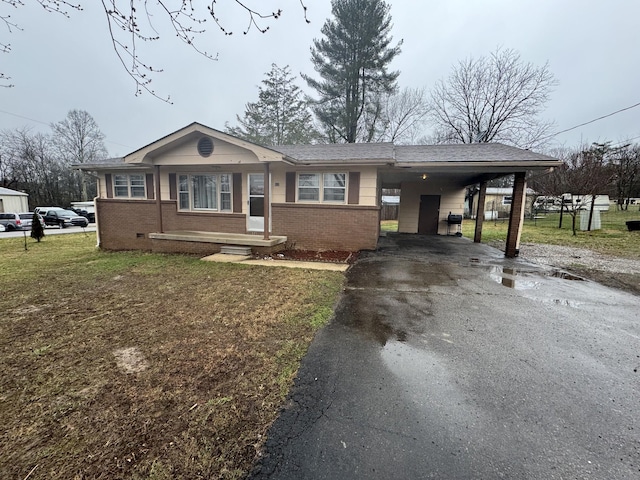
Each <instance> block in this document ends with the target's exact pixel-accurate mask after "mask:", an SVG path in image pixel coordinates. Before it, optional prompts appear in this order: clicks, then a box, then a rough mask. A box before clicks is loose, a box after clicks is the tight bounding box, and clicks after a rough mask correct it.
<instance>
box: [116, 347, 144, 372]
mask: <svg viewBox="0 0 640 480" xmlns="http://www.w3.org/2000/svg"><path fill="white" fill-rule="evenodd" d="M113 356H114V357H116V363H117V364H118V368H120V369H121V370H123V371H124V372H125V373H138V372H142V371H144V370H146V369H147V368H148V367H149V363H148V362H147V361H146V360H145V358H144V356H143V355H142V352H141V351H140V350H139V349H138V348H137V347H129V348H121V349H119V350H116V351H115V352H113Z"/></svg>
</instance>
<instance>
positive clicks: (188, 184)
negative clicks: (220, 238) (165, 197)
mask: <svg viewBox="0 0 640 480" xmlns="http://www.w3.org/2000/svg"><path fill="white" fill-rule="evenodd" d="M178 202H179V209H180V210H213V211H221V212H230V211H231V209H232V206H231V174H229V173H220V174H215V175H210V174H192V175H178Z"/></svg>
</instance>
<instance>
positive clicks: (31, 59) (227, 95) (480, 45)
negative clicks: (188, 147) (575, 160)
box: [0, 0, 640, 156]
mask: <svg viewBox="0 0 640 480" xmlns="http://www.w3.org/2000/svg"><path fill="white" fill-rule="evenodd" d="M79 1H80V0H79ZM170 1H171V0H170ZM172 1H176V2H177V0H172ZM304 1H305V4H306V5H307V7H308V13H307V15H308V18H309V20H310V21H311V23H310V24H307V23H305V21H304V16H303V12H302V9H301V7H300V2H299V0H261V1H253V2H251V1H249V2H248V4H249V5H254V6H257V5H262V6H261V7H258V8H262V9H263V10H267V11H272V10H275V9H276V8H278V7H279V8H281V9H282V10H283V14H282V16H281V18H280V19H279V20H277V21H271V22H270V23H269V24H270V25H271V28H270V30H269V32H268V33H266V34H261V33H259V32H257V31H255V30H253V31H252V32H250V33H249V34H248V35H243V34H242V30H243V28H244V27H245V26H246V23H247V17H246V15H245V14H244V12H243V11H242V10H241V8H239V7H238V6H237V5H236V4H235V2H234V1H232V0H218V2H217V5H218V8H219V16H220V17H221V20H222V21H223V22H224V23H225V24H226V26H227V27H228V29H230V30H233V31H234V32H235V34H234V35H232V36H225V35H223V34H222V33H221V32H220V31H219V30H218V29H217V27H216V26H215V25H214V24H213V22H207V24H206V26H208V31H207V32H206V34H205V35H202V36H201V37H200V38H199V40H198V41H199V42H200V45H201V47H202V48H203V49H206V50H207V51H209V52H212V53H217V54H218V60H217V61H211V60H208V59H206V58H204V57H202V56H200V55H198V54H197V53H195V52H194V51H193V50H191V49H189V47H187V46H185V45H184V44H182V43H180V42H179V41H178V40H177V38H176V37H175V36H174V35H171V34H170V33H168V32H169V30H168V29H167V28H166V27H167V25H166V19H165V18H162V17H160V16H159V15H158V16H157V18H155V19H154V22H155V26H156V27H157V28H158V31H159V32H160V33H161V35H163V36H162V39H161V40H160V41H157V42H147V43H145V44H143V45H141V48H140V50H139V55H140V56H141V57H142V59H143V60H145V61H147V62H148V63H149V64H151V65H152V66H153V67H155V68H163V69H164V72H163V73H160V74H157V75H156V76H155V77H154V81H153V86H154V89H155V91H156V92H157V93H158V94H159V95H161V96H166V95H170V96H171V100H172V102H173V104H172V105H170V104H167V103H164V102H162V101H160V100H158V99H156V98H154V97H152V96H151V95H149V94H148V93H143V94H142V95H140V96H135V84H134V83H133V81H132V80H131V79H130V77H129V76H128V75H127V74H126V72H125V71H124V70H123V67H122V66H121V64H120V63H119V61H118V59H117V57H116V55H115V53H114V52H113V50H112V46H111V38H110V36H109V33H108V29H107V23H106V18H105V15H104V12H103V11H102V7H101V2H97V1H95V0H82V4H83V7H84V10H83V11H82V12H76V11H71V12H70V18H65V17H63V16H61V15H57V14H52V13H47V12H45V11H43V9H42V7H40V6H39V5H37V2H35V0H27V1H26V2H25V3H28V5H26V6H24V7H21V8H19V9H12V8H10V7H8V6H7V5H6V4H5V3H0V16H1V15H5V14H7V13H10V14H11V15H12V19H13V20H14V21H15V22H16V23H18V24H19V25H20V27H21V28H22V29H23V30H22V31H17V30H15V29H14V31H13V33H11V34H9V33H8V31H7V30H6V29H5V26H4V25H3V24H2V23H1V22H0V43H10V44H11V50H12V51H11V52H10V53H9V54H0V72H3V73H5V74H8V75H10V76H11V77H12V78H11V83H13V84H14V85H15V86H14V87H13V88H0V129H14V128H19V127H24V126H30V127H32V128H33V130H34V131H43V132H48V131H49V129H48V127H47V125H48V124H49V123H51V122H56V121H58V120H62V119H63V118H64V117H65V116H66V114H67V112H68V111H69V110H71V109H74V108H75V109H81V110H86V111H87V112H89V113H90V114H91V115H92V116H93V118H94V119H95V120H96V122H97V123H98V125H99V127H100V129H101V130H102V132H103V133H104V134H105V135H106V140H107V142H106V145H107V148H108V149H109V153H110V154H111V155H113V156H120V155H125V154H127V153H129V152H131V151H133V150H135V149H137V148H140V147H142V146H144V145H146V144H148V143H150V142H152V141H154V140H156V139H158V138H160V137H162V136H164V135H166V134H168V133H171V132H173V131H175V130H177V129H179V128H181V127H184V126H186V125H188V124H189V123H191V122H193V121H197V122H201V123H203V124H205V125H208V126H210V127H213V128H216V129H219V130H224V125H225V122H227V121H228V122H231V123H232V124H234V123H235V118H236V114H242V113H243V112H244V107H245V104H246V103H247V102H254V101H256V100H257V87H258V85H259V84H260V82H261V80H262V79H263V78H264V75H265V73H266V72H268V71H269V70H270V68H271V64H272V63H276V64H277V65H278V66H281V67H283V66H285V65H289V66H290V67H291V71H292V73H293V74H295V75H296V76H297V77H298V83H299V85H300V86H301V87H302V88H303V89H305V90H306V91H309V90H308V89H307V87H306V85H305V84H304V83H303V82H302V80H301V79H300V78H299V77H300V73H301V72H303V73H307V74H314V73H315V72H314V71H313V67H312V65H311V62H310V53H309V48H310V46H311V43H312V40H313V39H314V38H320V37H321V34H320V29H321V27H322V25H323V23H324V22H325V20H326V19H327V18H328V17H329V16H330V14H331V8H330V2H329V0H304ZM125 3H126V2H125ZM150 3H153V2H150ZM194 3H198V4H208V3H209V2H204V1H203V2H200V1H199V0H195V2H194ZM390 3H391V4H392V6H391V15H392V18H393V24H394V26H393V30H392V33H393V36H394V39H395V40H396V41H397V40H400V39H403V40H404V44H403V46H402V53H401V54H400V55H399V56H398V57H397V58H396V60H395V61H394V63H393V65H392V68H393V69H395V70H399V71H400V72H401V74H400V77H399V86H400V87H413V88H415V87H426V88H431V87H432V86H433V84H434V83H435V82H436V81H437V80H438V79H440V78H444V77H446V76H447V75H448V74H449V73H450V71H451V68H452V66H453V65H454V64H455V63H456V62H458V61H459V60H462V59H465V58H468V57H469V56H473V57H479V56H482V55H488V54H489V53H491V52H492V51H494V50H495V49H496V47H498V46H501V47H503V48H511V49H515V50H517V51H518V52H519V53H520V55H521V57H522V59H523V60H525V61H528V62H532V63H533V64H535V65H543V64H544V63H545V62H549V68H550V70H551V72H553V74H554V75H555V77H556V79H557V81H558V86H557V87H556V88H555V90H554V92H553V93H552V97H551V101H550V102H549V104H548V108H547V110H546V112H545V114H544V116H545V118H548V119H551V120H554V121H555V122H556V126H557V128H556V130H555V131H560V130H564V129H567V128H570V127H573V126H576V125H578V124H580V123H584V122H587V121H590V120H592V119H595V118H597V117H600V116H603V115H606V114H609V113H611V112H614V111H616V110H620V109H623V108H625V107H629V106H631V105H634V104H636V103H638V102H640V88H639V87H640V81H639V80H640V28H638V19H640V1H638V0H609V1H607V2H603V1H601V0H598V1H596V0H446V1H444V0H438V1H431V0H422V1H420V2H417V1H415V0H395V1H393V2H390ZM265 5H266V8H265ZM310 93H312V92H310ZM429 133H430V132H429V131H426V132H425V134H429ZM629 138H634V139H635V141H640V140H638V139H639V138H640V107H636V108H632V109H629V110H627V111H625V112H622V113H620V114H617V115H614V116H611V117H609V118H606V119H604V120H601V121H598V122H595V123H592V124H590V125H587V126H584V127H581V128H578V129H575V130H572V131H571V132H568V133H565V134H561V135H558V136H557V137H556V139H555V140H556V144H557V145H564V146H577V145H578V144H580V143H581V142H593V141H604V140H611V141H613V142H614V143H617V142H620V141H622V140H624V139H629Z"/></svg>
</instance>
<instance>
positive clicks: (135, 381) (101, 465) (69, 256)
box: [0, 234, 343, 479]
mask: <svg viewBox="0 0 640 480" xmlns="http://www.w3.org/2000/svg"><path fill="white" fill-rule="evenodd" d="M0 265H2V269H1V270H0V291H1V292H2V295H1V296H0V312H2V315H1V320H0V368H1V369H2V380H1V387H0V422H1V423H2V425H3V429H2V434H1V437H0V443H1V444H2V446H3V447H2V455H1V456H0V478H15V479H23V478H27V477H28V478H29V479H63V478H64V479H69V478H77V479H85V478H105V479H107V478H108V479H113V478H134V479H138V478H139V479H147V478H148V479H173V478H188V479H196V478H207V479H208V478H242V477H244V476H245V475H246V474H247V473H248V471H249V470H250V468H251V465H252V463H253V461H254V459H255V457H256V455H257V454H258V452H259V451H260V448H261V445H262V442H263V441H264V439H265V433H266V431H267V429H268V427H269V425H270V424H271V423H272V422H273V420H274V419H275V417H276V416H277V414H278V411H279V409H280V408H281V406H282V404H283V401H284V399H285V397H286V394H287V392H288V390H289V388H290V386H291V382H292V379H293V377H294V376H295V373H296V371H297V368H298V365H299V361H300V359H301V357H302V356H303V355H304V353H305V352H306V350H307V347H308V345H309V343H310V341H311V339H312V338H313V335H314V333H315V331H316V330H317V329H318V328H319V327H321V326H322V325H323V324H325V323H326V321H327V320H328V319H329V317H330V316H331V314H332V307H333V304H334V302H335V301H336V299H337V296H338V293H339V291H340V289H341V286H342V281H343V275H342V274H340V273H336V272H321V271H308V270H300V269H284V268H266V267H255V266H243V265H237V264H219V263H210V262H201V261H199V260H198V259H196V258H193V257H188V256H177V255H176V256H164V255H152V254H144V253H133V252H125V253H106V252H101V251H98V250H96V249H95V235H93V234H90V235H82V234H78V235H57V236H48V237H45V239H44V240H43V241H42V242H41V243H39V244H38V243H35V242H33V241H31V240H29V250H28V251H25V250H24V242H23V240H22V239H4V240H0Z"/></svg>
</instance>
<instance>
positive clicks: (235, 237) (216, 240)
mask: <svg viewBox="0 0 640 480" xmlns="http://www.w3.org/2000/svg"><path fill="white" fill-rule="evenodd" d="M148 238H149V240H150V241H151V249H152V251H153V252H158V253H175V252H182V253H184V252H186V253H197V254H203V255H211V254H213V253H219V252H220V251H221V249H222V248H223V247H229V246H231V247H240V248H242V247H245V248H247V249H251V253H265V254H266V253H273V252H278V251H280V250H283V249H284V248H285V244H286V242H287V237H286V236H279V235H271V236H270V238H268V239H265V238H263V237H262V236H261V235H251V234H243V233H226V232H202V231H192V230H174V231H169V232H163V233H157V232H154V233H149V234H148Z"/></svg>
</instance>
